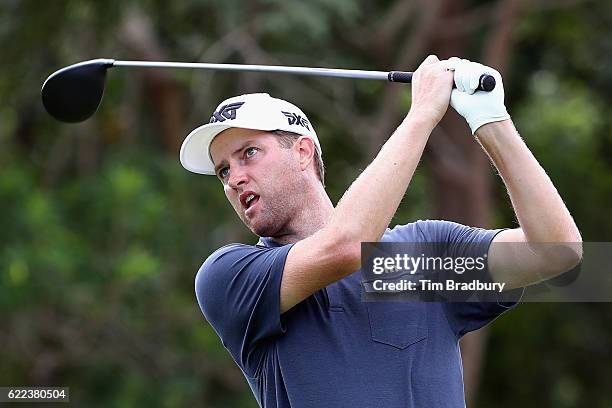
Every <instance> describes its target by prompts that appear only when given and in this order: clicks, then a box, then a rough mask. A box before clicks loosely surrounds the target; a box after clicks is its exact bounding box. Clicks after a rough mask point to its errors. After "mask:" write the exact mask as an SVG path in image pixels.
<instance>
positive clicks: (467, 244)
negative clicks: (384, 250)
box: [417, 221, 524, 336]
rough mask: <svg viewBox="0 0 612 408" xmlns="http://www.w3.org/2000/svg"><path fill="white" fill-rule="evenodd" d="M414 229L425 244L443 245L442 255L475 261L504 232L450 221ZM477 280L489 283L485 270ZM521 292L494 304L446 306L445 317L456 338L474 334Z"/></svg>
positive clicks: (501, 296) (503, 295) (500, 297)
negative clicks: (472, 258) (443, 252)
mask: <svg viewBox="0 0 612 408" xmlns="http://www.w3.org/2000/svg"><path fill="white" fill-rule="evenodd" d="M417 227H418V229H419V230H420V231H421V234H422V235H423V236H425V237H427V240H428V242H435V243H444V244H445V245H444V246H445V251H446V252H447V253H448V254H449V255H450V256H453V257H478V256H482V254H486V253H488V251H489V247H490V245H491V242H492V241H493V238H495V235H497V234H498V233H499V232H501V231H503V230H501V229H498V230H487V229H482V228H473V227H468V226H465V225H462V224H458V223H455V222H450V221H419V222H417ZM479 279H481V280H484V281H487V282H492V278H491V275H490V273H489V270H488V266H487V268H486V269H485V270H484V271H483V273H482V275H481V276H480V277H479ZM523 291H524V289H523V288H518V289H513V290H510V291H506V292H502V293H499V294H496V296H497V299H491V300H495V301H487V302H474V301H467V302H449V303H446V304H445V309H446V314H447V317H448V320H449V323H450V325H451V327H452V329H453V330H454V331H455V333H457V335H459V336H463V335H464V334H466V333H468V332H471V331H474V330H477V329H479V328H481V327H483V326H485V325H487V324H488V323H490V322H492V321H493V320H495V319H496V318H497V317H498V316H499V315H501V314H502V313H504V312H506V311H507V310H510V309H512V308H514V307H516V305H517V304H518V303H519V301H520V299H521V297H522V295H523Z"/></svg>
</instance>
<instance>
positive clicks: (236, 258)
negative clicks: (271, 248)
mask: <svg viewBox="0 0 612 408" xmlns="http://www.w3.org/2000/svg"><path fill="white" fill-rule="evenodd" d="M267 249H268V248H265V247H262V246H256V245H246V244H228V245H225V246H223V247H221V248H219V249H217V250H216V251H215V252H213V253H212V254H210V256H209V257H208V258H206V260H205V261H204V263H203V264H202V266H201V267H200V269H199V270H198V273H197V274H196V279H195V283H196V290H197V289H201V288H203V286H207V285H206V284H207V283H214V281H218V280H219V279H223V278H224V277H226V276H227V274H228V272H231V271H232V270H234V269H236V267H240V266H241V265H242V264H243V263H244V262H248V258H249V257H252V256H254V255H256V254H257V253H259V252H262V251H265V250H267Z"/></svg>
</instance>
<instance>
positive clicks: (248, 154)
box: [244, 147, 258, 158]
mask: <svg viewBox="0 0 612 408" xmlns="http://www.w3.org/2000/svg"><path fill="white" fill-rule="evenodd" d="M257 150H258V149H257V148H256V147H248V148H247V149H246V150H245V151H244V155H245V156H246V157H247V158H251V157H253V156H255V153H257Z"/></svg>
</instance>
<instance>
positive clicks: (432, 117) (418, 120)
mask: <svg viewBox="0 0 612 408" xmlns="http://www.w3.org/2000/svg"><path fill="white" fill-rule="evenodd" d="M438 116H439V115H437V114H436V113H435V112H426V111H424V110H418V109H410V111H409V112H408V115H406V117H405V118H404V121H403V122H402V123H403V124H408V123H410V124H412V125H414V126H417V127H419V128H424V129H428V130H429V131H430V132H431V131H432V130H433V129H434V128H435V127H436V125H437V124H438V122H440V119H441V118H439V117H438Z"/></svg>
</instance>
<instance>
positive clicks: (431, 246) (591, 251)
mask: <svg viewBox="0 0 612 408" xmlns="http://www.w3.org/2000/svg"><path fill="white" fill-rule="evenodd" d="M575 246H576V247H581V248H582V250H583V256H582V262H581V263H580V264H579V265H578V266H576V267H574V268H573V269H570V270H568V271H566V272H564V273H561V274H559V275H557V276H555V277H553V278H547V277H548V275H546V276H544V277H541V278H540V277H538V276H536V279H535V280H536V283H533V284H531V285H529V286H525V287H523V288H520V287H519V288H517V287H515V286H516V285H515V286H512V284H509V283H508V282H503V281H496V280H495V279H493V278H492V276H491V274H490V271H489V263H490V262H491V259H490V256H491V254H493V256H499V254H504V257H506V259H510V260H511V261H510V268H509V270H508V271H507V273H510V274H514V273H516V274H517V276H518V275H520V274H522V273H525V268H526V260H527V259H531V258H530V257H531V256H532V254H534V253H538V254H540V256H539V258H538V259H540V258H541V259H542V260H543V262H545V264H542V270H544V269H546V267H548V266H549V265H550V264H554V263H555V262H559V261H560V260H561V259H562V258H563V256H564V251H565V250H566V249H567V247H568V245H567V244H565V243H564V244H560V243H538V244H529V245H528V244H525V243H492V244H489V243H478V244H469V243H461V242H459V243H456V242H455V243H453V244H448V243H408V242H377V243H363V244H362V268H361V273H362V299H363V300H364V301H377V300H399V301H449V302H457V301H487V302H489V301H490V302H506V301H516V300H519V299H520V300H521V301H523V302H612V262H611V261H612V243H611V242H585V243H581V244H575ZM570 249H573V247H572V246H571V245H570ZM506 263H508V262H507V261H506ZM531 268H532V270H533V267H532V266H531ZM538 270H539V269H538V268H536V274H537V271H538Z"/></svg>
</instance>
